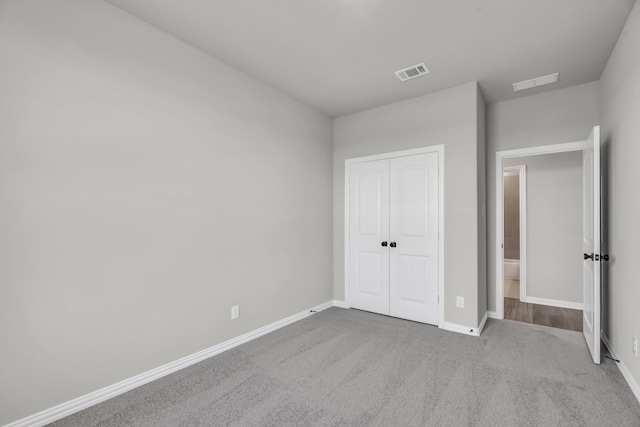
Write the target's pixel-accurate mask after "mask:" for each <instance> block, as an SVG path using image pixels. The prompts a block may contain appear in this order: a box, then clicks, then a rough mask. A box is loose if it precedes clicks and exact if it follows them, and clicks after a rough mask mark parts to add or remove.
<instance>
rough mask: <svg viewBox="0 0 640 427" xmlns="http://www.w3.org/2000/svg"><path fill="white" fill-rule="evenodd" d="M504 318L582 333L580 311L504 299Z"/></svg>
mask: <svg viewBox="0 0 640 427" xmlns="http://www.w3.org/2000/svg"><path fill="white" fill-rule="evenodd" d="M504 318H505V319H509V320H517V321H518V322H525V323H533V324H534V325H543V326H551V327H552V328H560V329H568V330H570V331H579V332H581V331H582V310H573V309H570V308H560V307H551V306H548V305H540V304H530V303H526V302H522V301H520V300H519V299H514V298H505V299H504Z"/></svg>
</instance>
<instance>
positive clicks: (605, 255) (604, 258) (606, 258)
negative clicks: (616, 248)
mask: <svg viewBox="0 0 640 427" xmlns="http://www.w3.org/2000/svg"><path fill="white" fill-rule="evenodd" d="M600 259H601V260H602V261H609V254H604V255H601V256H600Z"/></svg>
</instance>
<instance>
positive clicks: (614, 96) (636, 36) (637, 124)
mask: <svg viewBox="0 0 640 427" xmlns="http://www.w3.org/2000/svg"><path fill="white" fill-rule="evenodd" d="M638 52H640V4H638V3H637V2H636V4H635V6H634V7H633V10H632V11H631V14H630V15H629V18H628V19H627V23H626V25H625V27H624V29H623V30H622V33H621V34H620V38H619V39H618V42H617V44H616V46H615V48H614V50H613V52H612V54H611V57H610V58H609V61H608V63H607V65H606V67H605V69H604V72H603V73H602V78H601V80H600V85H601V86H600V89H601V91H600V93H601V100H602V104H601V111H602V115H601V118H602V120H601V124H602V140H603V141H604V147H603V150H602V154H603V156H602V160H603V169H604V175H603V202H604V206H605V209H604V211H603V233H604V246H603V251H604V252H607V253H609V254H610V261H609V262H608V263H604V273H605V274H604V292H603V317H602V320H603V322H602V325H603V329H604V332H605V334H606V335H607V336H608V338H609V341H610V342H611V344H612V345H613V347H614V348H615V350H616V352H617V353H618V356H619V357H620V359H621V360H622V363H624V365H625V366H626V367H627V369H628V370H629V372H630V373H631V375H632V376H633V377H634V379H635V381H636V384H640V357H637V356H635V355H633V353H632V352H631V337H632V336H635V337H637V338H638V339H640V310H639V309H638V302H639V301H640V286H639V284H638V281H639V279H638V271H637V270H636V268H635V267H634V266H636V265H637V263H638V259H640V245H638V242H639V241H640V227H638V218H640V197H638V185H639V184H640V168H638V159H639V158H640V120H638V118H639V117H640V55H638Z"/></svg>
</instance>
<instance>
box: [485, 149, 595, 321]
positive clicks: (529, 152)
mask: <svg viewBox="0 0 640 427" xmlns="http://www.w3.org/2000/svg"><path fill="white" fill-rule="evenodd" d="M589 147H590V145H589V142H588V141H575V142H567V143H564V144H553V145H542V146H538V147H528V148H519V149H515V150H504V151H497V152H496V170H495V176H496V193H495V194H496V247H495V251H496V252H495V253H496V288H495V289H496V290H495V292H496V311H495V318H496V319H504V249H503V244H504V218H503V217H504V211H503V210H504V188H503V176H504V165H503V160H504V159H508V158H512V157H524V156H537V155H542V154H553V153H565V152H567V151H582V150H584V149H586V148H589ZM521 244H522V241H521ZM521 258H522V255H521ZM520 295H522V293H521V294H520ZM492 317H493V316H492Z"/></svg>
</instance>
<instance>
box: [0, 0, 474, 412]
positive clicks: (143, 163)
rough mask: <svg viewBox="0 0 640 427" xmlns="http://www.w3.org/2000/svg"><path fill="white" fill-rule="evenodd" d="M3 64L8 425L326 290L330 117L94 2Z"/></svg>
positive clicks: (1, 331)
mask: <svg viewBox="0 0 640 427" xmlns="http://www.w3.org/2000/svg"><path fill="white" fill-rule="evenodd" d="M0 70H2V71H1V74H2V79H0V93H2V96H1V97H0V122H1V123H2V126H0V206H2V209H1V210H0V235H1V236H2V238H0V284H1V288H0V346H1V350H0V357H1V363H0V424H5V423H7V422H10V421H12V420H15V419H18V418H21V417H24V416H27V415H30V414H33V413H35V412H37V411H40V410H43V409H46V408H49V407H51V406H54V405H56V404H59V403H61V402H65V401H68V400H70V399H72V398H75V397H78V396H81V395H84V394H86V393H88V392H92V391H95V390H97V389H99V388H101V387H104V386H107V385H111V384H113V383H115V382H117V381H120V380H123V379H126V378H129V377H131V376H133V375H136V374H139V373H141V372H143V371H146V370H148V369H152V368H156V367H158V366H160V365H162V364H164V363H167V362H170V361H173V360H176V359H178V358H181V357H183V356H186V355H189V354H192V353H194V352H196V351H199V350H202V349H204V348H207V347H209V346H212V345H215V344H218V343H220V342H222V341H225V340H227V339H230V338H233V337H236V336H238V335H241V334H243V333H245V332H248V331H251V330H254V329H256V328H258V327H261V326H264V325H267V324H269V323H271V322H274V321H276V320H279V319H282V318H285V317H287V316H289V315H292V314H294V313H298V312H300V311H302V310H305V309H307V308H310V307H312V306H314V305H317V304H320V303H323V302H326V301H329V300H331V299H332V298H333V295H332V284H331V269H332V264H331V239H332V235H331V227H332V225H331V224H332V212H331V204H332V202H331V191H332V174H331V170H332V143H331V141H332V121H331V120H330V119H329V118H327V117H324V116H323V115H321V114H318V113H316V112H315V111H312V110H311V109H309V108H307V107H305V106H304V105H302V104H300V103H299V102H297V101H294V100H292V99H291V98H288V97H286V96H285V95H283V94H281V93H279V92H277V91H276V90H274V89H272V88H270V87H268V86H266V85H264V84H262V83H260V82H258V81H257V80H254V79H252V78H250V77H248V76H247V75H245V74H243V73H241V72H239V71H237V70H234V69H232V68H230V67H228V66H226V65H224V64H222V63H220V62H218V61H216V60H213V59H212V58H211V57H210V56H208V55H205V54H204V53H201V52H200V51H197V50H195V49H193V48H190V47H189V46H187V45H186V44H184V43H182V42H179V41H178V40H176V39H174V38H172V37H170V36H168V35H166V34H165V33H163V32H161V31H159V30H156V29H154V28H153V27H150V26H148V25H146V24H144V23H142V22H141V21H138V20H136V19H135V18H133V17H132V16H130V15H128V14H126V13H124V12H122V11H120V10H118V9H116V8H114V7H113V6H111V5H108V4H106V3H103V2H100V1H89V2H86V1H80V0H76V1H74V0H58V1H55V2H51V1H46V0H42V1H28V2H27V1H21V0H16V1H3V2H2V3H0ZM465 120H466V119H465ZM469 123H471V121H470V122H469ZM473 231H474V230H470V232H473ZM233 304H239V305H240V318H239V319H238V320H234V321H231V320H230V307H231V305H233Z"/></svg>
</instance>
